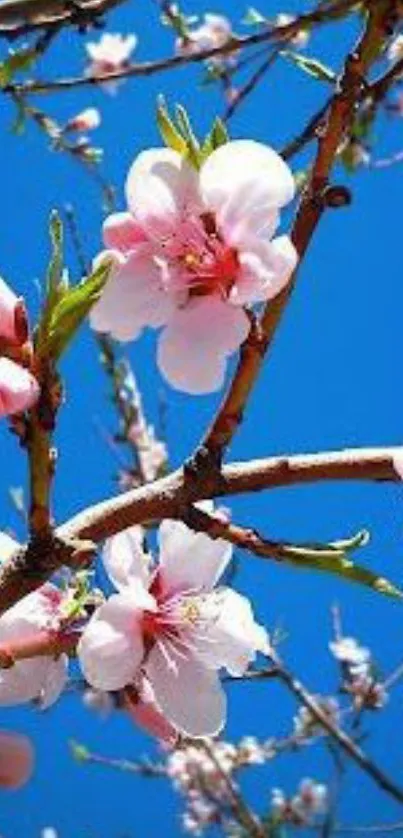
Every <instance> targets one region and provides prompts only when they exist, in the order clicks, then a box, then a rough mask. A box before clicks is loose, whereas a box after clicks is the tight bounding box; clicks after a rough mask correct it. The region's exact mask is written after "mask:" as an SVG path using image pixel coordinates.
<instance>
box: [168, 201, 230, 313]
mask: <svg viewBox="0 0 403 838" xmlns="http://www.w3.org/2000/svg"><path fill="white" fill-rule="evenodd" d="M163 249H164V252H165V255H166V256H168V258H169V259H170V260H171V262H172V263H174V264H175V266H176V268H177V269H179V276H180V284H181V285H182V286H183V285H184V286H185V287H186V289H187V291H188V294H189V297H200V296H207V295H210V294H217V293H218V294H220V296H222V297H224V298H226V297H228V295H229V292H230V291H231V288H232V286H233V284H234V282H235V280H236V277H237V273H238V270H239V259H238V253H237V251H236V249H235V248H233V247H230V246H229V245H227V244H226V243H225V241H224V240H223V238H222V236H221V234H220V232H219V230H218V229H217V226H216V221H215V217H214V215H213V214H212V213H204V214H203V215H201V216H198V217H197V216H193V217H191V218H188V219H186V221H184V222H183V224H182V225H181V227H180V228H179V229H178V231H177V233H175V235H173V236H172V237H170V238H169V240H166V241H165V242H163Z"/></svg>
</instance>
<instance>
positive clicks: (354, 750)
mask: <svg viewBox="0 0 403 838" xmlns="http://www.w3.org/2000/svg"><path fill="white" fill-rule="evenodd" d="M270 657H271V659H272V660H273V663H274V664H275V665H276V666H278V668H279V673H278V677H279V679H280V680H281V681H282V682H283V683H284V684H285V685H286V687H287V689H288V690H289V691H290V692H291V693H292V694H293V695H294V696H295V697H296V698H297V699H298V701H299V702H300V703H301V704H302V705H303V706H304V707H306V708H307V709H308V710H309V712H310V713H311V714H312V716H313V717H314V718H315V719H316V721H317V722H319V724H321V725H322V727H323V728H324V729H325V730H327V732H328V733H329V734H330V735H331V736H332V737H333V739H334V740H335V741H336V742H337V743H338V744H339V745H340V747H341V748H342V750H343V751H344V752H345V753H346V754H348V756H349V757H350V758H351V759H352V760H353V761H354V762H356V763H357V765H359V766H360V768H362V769H363V771H365V773H366V774H368V775H369V776H370V777H372V779H373V780H374V781H375V783H376V784H377V785H378V786H379V787H380V788H381V789H383V790H384V791H385V792H386V793H387V794H389V795H390V796H391V797H393V798H394V799H395V800H397V801H398V802H399V803H403V788H400V787H399V786H398V785H396V783H395V782H394V781H393V780H392V779H391V778H390V777H388V776H387V775H386V774H384V772H383V771H382V770H381V769H380V768H379V767H378V765H377V764H376V763H375V762H373V761H372V760H371V758H370V757H369V756H368V755H367V754H366V753H365V751H363V750H362V748H361V747H360V746H359V745H357V743H356V742H354V740H353V739H351V738H350V737H349V736H348V735H347V733H345V731H344V730H342V729H341V728H340V727H338V726H337V724H336V723H335V722H334V721H333V720H332V719H331V718H330V717H329V715H328V714H326V713H325V712H324V711H323V709H322V708H321V707H320V705H319V704H318V702H317V701H316V699H315V698H314V697H313V696H312V695H311V693H310V692H309V691H308V690H307V689H306V687H304V685H303V684H301V682H300V681H299V680H298V679H297V678H296V677H295V676H294V675H293V673H292V672H291V671H290V670H289V669H288V668H286V667H285V666H284V664H283V663H282V661H281V660H280V658H279V657H278V655H277V653H276V652H275V651H273V652H272V653H271V655H270Z"/></svg>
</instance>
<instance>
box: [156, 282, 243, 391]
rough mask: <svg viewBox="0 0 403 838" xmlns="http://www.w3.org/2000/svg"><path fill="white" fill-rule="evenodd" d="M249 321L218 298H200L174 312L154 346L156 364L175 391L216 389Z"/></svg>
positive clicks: (220, 384)
mask: <svg viewBox="0 0 403 838" xmlns="http://www.w3.org/2000/svg"><path fill="white" fill-rule="evenodd" d="M248 332H249V320H248V318H247V316H246V314H245V312H244V311H242V310H241V309H238V308H235V307H234V306H231V305H230V304H228V303H227V302H225V301H223V300H221V299H220V298H219V297H212V296H208V297H200V298H197V299H196V298H195V299H193V300H191V301H190V302H189V303H188V304H187V305H186V306H185V307H184V308H182V309H178V310H177V311H176V312H175V314H174V315H173V317H172V318H171V319H170V321H169V323H168V325H167V327H166V328H165V329H164V331H163V333H162V335H161V337H160V339H159V343H158V350H157V362H158V366H159V368H160V370H161V372H162V374H163V375H164V376H165V378H166V379H167V381H169V383H170V384H171V385H172V386H173V387H176V388H177V389H178V390H184V391H185V392H187V393H194V394H201V393H211V392H212V391H213V390H218V389H219V388H220V387H221V386H222V384H223V382H224V377H225V370H226V359H227V357H228V356H229V355H231V354H232V352H234V351H235V350H236V349H237V348H238V347H239V346H240V344H241V343H242V342H243V341H244V340H245V338H246V337H247V335H248Z"/></svg>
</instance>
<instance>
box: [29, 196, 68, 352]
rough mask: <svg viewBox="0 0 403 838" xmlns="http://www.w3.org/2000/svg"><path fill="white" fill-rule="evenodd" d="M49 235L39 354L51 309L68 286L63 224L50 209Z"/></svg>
mask: <svg viewBox="0 0 403 838" xmlns="http://www.w3.org/2000/svg"><path fill="white" fill-rule="evenodd" d="M49 237H50V244H51V255H50V260H49V265H48V269H47V273H46V282H45V291H46V296H45V303H44V306H43V310H42V314H41V319H40V322H39V325H38V329H37V333H36V338H35V346H36V349H37V351H38V352H39V354H41V352H42V351H43V350H44V348H45V347H46V344H47V336H48V331H49V324H50V321H51V318H52V313H53V310H54V308H55V306H56V305H57V303H58V302H59V301H60V300H61V298H62V297H63V295H64V294H65V292H66V290H67V288H68V281H67V275H66V273H65V272H64V271H63V224H62V221H61V218H60V216H59V214H58V212H57V211H56V210H52V212H51V214H50V218H49ZM45 351H47V347H46V349H45Z"/></svg>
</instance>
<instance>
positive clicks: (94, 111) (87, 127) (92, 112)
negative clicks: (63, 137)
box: [64, 108, 101, 131]
mask: <svg viewBox="0 0 403 838" xmlns="http://www.w3.org/2000/svg"><path fill="white" fill-rule="evenodd" d="M100 124H101V114H100V112H99V110H98V108H85V110H83V111H80V113H78V114H76V115H75V116H73V117H71V119H69V121H68V122H67V123H66V125H65V128H64V130H65V131H93V130H94V129H95V128H98V127H99V126H100Z"/></svg>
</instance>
